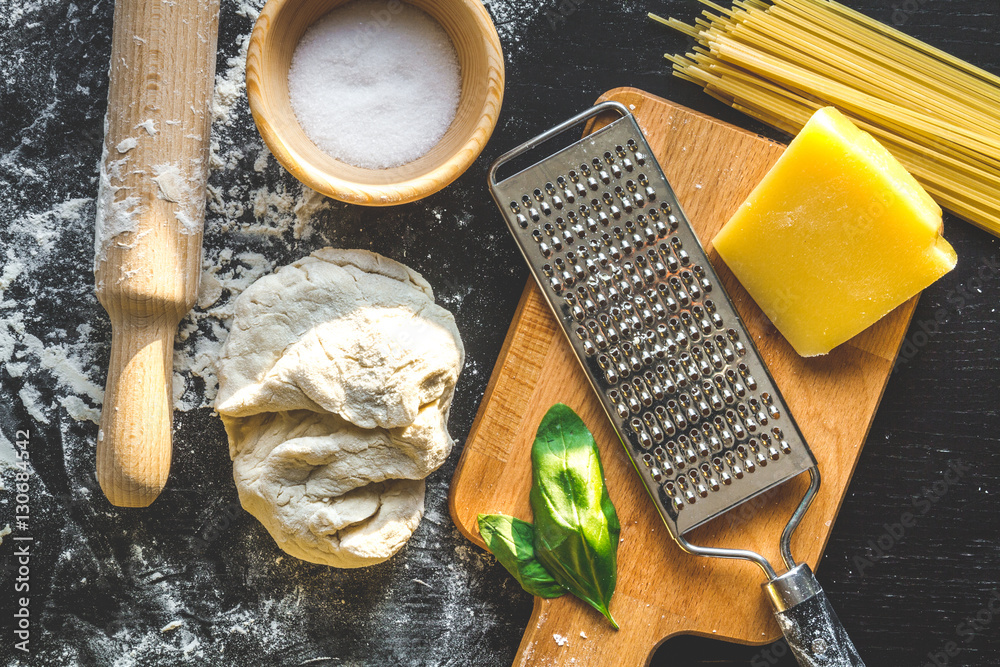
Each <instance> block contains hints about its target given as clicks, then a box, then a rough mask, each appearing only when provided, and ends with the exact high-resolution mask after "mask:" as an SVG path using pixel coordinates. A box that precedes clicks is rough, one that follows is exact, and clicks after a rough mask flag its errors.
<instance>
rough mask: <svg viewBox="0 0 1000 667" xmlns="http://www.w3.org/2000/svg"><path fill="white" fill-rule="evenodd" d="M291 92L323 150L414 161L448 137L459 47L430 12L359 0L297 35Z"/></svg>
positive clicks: (372, 159)
mask: <svg viewBox="0 0 1000 667" xmlns="http://www.w3.org/2000/svg"><path fill="white" fill-rule="evenodd" d="M288 91H289V97H290V100H291V103H292V109H294V111H295V116H296V118H297V119H298V121H299V124H300V125H301V126H302V129H303V130H304V131H305V133H306V135H307V136H308V137H309V138H310V139H312V141H313V143H315V144H316V146H318V147H319V148H320V149H321V150H323V151H324V152H326V153H328V154H329V155H331V156H333V157H334V158H336V159H338V160H341V161H343V162H347V163H349V164H353V165H355V166H358V167H364V168H367V169H386V168H390V167H398V166H400V165H403V164H406V163H407V162H412V161H413V160H416V159H417V158H419V157H421V156H422V155H424V154H425V153H427V152H428V151H429V150H430V149H431V148H433V147H434V145H435V144H436V143H437V142H438V141H439V140H440V139H441V137H443V136H444V133H445V131H446V130H447V129H448V126H449V125H451V121H452V120H453V119H454V118H455V111H456V109H457V108H458V99H459V95H460V93H461V76H460V69H459V65H458V57H457V55H456V53H455V46H454V45H453V44H452V43H451V40H450V39H449V38H448V34H447V33H446V32H445V31H444V28H442V27H441V25H440V24H439V23H438V22H437V21H435V20H434V19H433V18H431V17H430V16H429V15H428V14H426V13H425V12H423V11H421V10H419V9H417V8H415V7H412V6H410V5H407V4H404V3H402V2H400V0H389V2H384V1H382V2H379V1H377V0H355V1H354V2H350V3H348V4H346V5H343V6H342V7H338V8H336V9H334V10H333V11H331V12H330V13H329V14H327V15H326V16H324V17H323V18H321V19H320V20H319V21H317V22H316V23H315V24H314V25H312V26H311V27H310V28H309V29H308V30H307V31H306V33H305V35H303V36H302V39H301V40H300V41H299V44H298V46H297V47H296V48H295V54H294V55H293V56H292V66H291V68H290V69H289V72H288Z"/></svg>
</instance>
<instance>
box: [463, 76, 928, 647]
mask: <svg viewBox="0 0 1000 667" xmlns="http://www.w3.org/2000/svg"><path fill="white" fill-rule="evenodd" d="M603 100H617V101H619V102H621V103H623V104H624V105H625V106H626V107H628V108H629V109H631V110H632V113H633V114H634V115H635V117H636V119H637V120H638V122H639V125H640V126H641V127H642V129H643V132H644V133H645V134H646V138H647V139H648V140H649V143H650V146H651V147H652V149H653V151H654V152H655V154H656V157H657V158H658V159H659V161H660V164H661V165H662V166H663V169H664V171H665V172H666V176H667V178H668V179H669V180H670V182H671V184H672V185H673V187H674V190H675V191H676V193H677V197H678V199H679V200H680V202H681V204H682V205H683V207H684V209H685V211H686V212H687V215H688V217H689V218H690V220H691V222H692V224H693V225H694V227H695V230H696V231H697V232H698V235H699V237H700V238H701V240H702V243H703V244H704V245H705V247H706V249H707V250H708V254H709V259H710V260H711V262H712V264H713V265H714V266H715V269H716V271H717V272H718V273H719V276H720V278H721V279H722V281H723V282H724V283H725V286H726V288H727V290H728V291H729V294H730V296H731V297H732V299H733V301H734V302H735V304H736V307H737V309H738V310H739V312H740V315H741V316H742V317H743V319H744V320H745V321H746V323H747V326H748V329H749V330H750V332H751V333H752V334H753V335H754V339H755V342H756V344H757V347H758V349H759V350H760V352H761V354H762V355H763V357H764V360H765V362H766V363H767V365H768V367H769V368H770V370H771V373H772V375H773V376H774V379H775V381H776V382H777V384H778V386H779V388H780V389H781V391H782V393H783V394H784V396H785V399H786V401H787V402H788V405H789V408H790V410H791V411H792V413H793V414H794V416H795V418H796V419H797V421H798V423H799V426H800V428H801V429H802V433H803V434H804V435H805V438H806V440H807V441H808V442H809V444H810V447H811V448H812V450H813V452H814V454H815V455H816V458H817V460H818V461H819V466H820V471H821V474H822V477H823V485H822V489H821V491H820V493H819V495H818V496H817V498H816V501H815V502H814V503H813V506H812V508H811V509H810V510H809V512H808V513H807V514H806V517H805V519H804V521H803V522H802V525H801V526H800V527H799V529H798V531H797V532H796V534H795V538H794V540H793V542H792V547H793V553H794V554H795V556H796V558H797V559H798V560H799V561H802V560H804V561H806V562H808V563H809V564H810V565H811V566H812V567H813V568H815V567H816V565H817V562H818V561H819V558H820V556H821V555H822V552H823V548H824V547H825V545H826V542H827V539H828V538H829V536H830V531H831V530H832V527H833V522H834V519H835V518H836V516H837V512H838V510H839V509H840V504H841V502H842V500H843V498H844V495H845V493H846V492H847V486H848V483H849V482H850V479H851V474H852V472H853V470H854V466H855V464H856V463H857V460H858V456H859V455H860V453H861V447H862V445H863V444H864V441H865V437H866V435H867V433H868V429H869V426H870V425H871V421H872V418H873V417H874V414H875V409H876V407H877V406H878V403H879V400H880V399H881V397H882V392H883V389H884V388H885V385H886V382H887V381H888V378H889V374H890V372H891V370H892V366H893V363H894V360H895V358H896V354H897V353H898V351H899V347H900V345H901V344H902V341H903V336H904V335H905V333H906V329H907V327H908V325H909V322H910V318H911V317H912V315H913V311H914V308H915V307H916V298H914V299H912V300H911V301H909V302H908V303H906V304H904V305H902V306H900V307H899V308H898V309H896V310H895V311H894V312H893V313H891V314H890V315H889V316H888V317H886V318H885V319H883V320H882V321H881V322H879V323H878V324H877V325H876V326H874V327H872V328H871V329H869V330H867V331H866V332H864V333H862V334H860V335H858V336H857V337H856V338H854V339H853V340H851V341H849V342H848V343H845V344H844V345H842V346H840V347H839V348H837V349H836V350H835V351H834V352H833V353H831V354H829V355H827V356H825V357H819V358H812V359H803V358H801V357H799V356H798V355H797V354H796V353H795V352H794V351H793V350H792V348H791V347H790V346H789V345H788V344H787V343H786V342H785V340H784V338H782V336H781V334H779V333H777V331H776V330H775V329H774V328H773V326H771V324H770V322H769V321H768V320H767V318H766V317H765V316H764V315H763V314H762V313H761V311H760V310H759V309H758V308H757V306H756V304H755V303H754V302H753V300H751V299H750V297H749V296H748V295H747V293H746V292H745V291H744V290H743V289H742V287H740V285H739V284H738V283H737V281H736V280H735V279H734V278H733V276H732V274H731V273H730V272H729V271H728V270H727V268H726V266H725V264H724V263H722V262H721V261H720V260H719V258H718V255H716V254H715V252H714V251H713V250H712V249H711V248H710V247H709V242H710V241H711V239H712V238H713V237H714V236H715V233H716V232H717V231H718V230H719V228H720V227H721V226H722V225H723V224H724V223H725V222H726V220H728V219H729V217H730V216H731V215H732V214H733V212H734V211H735V210H736V208H737V207H738V206H739V205H740V204H741V203H742V202H743V201H744V199H745V198H746V197H747V195H748V194H749V193H750V191H751V190H752V189H753V188H754V186H756V185H757V183H758V182H759V181H760V180H761V178H762V177H763V176H764V174H765V173H766V172H767V170H768V169H769V168H770V167H771V165H772V164H774V162H775V160H777V159H778V157H779V156H780V155H781V153H782V151H783V149H784V146H782V145H781V144H778V143H775V142H772V141H770V140H768V139H765V138H762V137H759V136H756V135H754V134H751V133H749V132H746V131H744V130H741V129H739V128H736V127H734V126H732V125H728V124H726V123H722V122H720V121H718V120H715V119H713V118H710V117H708V116H704V115H702V114H699V113H697V112H694V111H692V110H690V109H687V108H684V107H681V106H678V105H676V104H673V103H671V102H668V101H667V100H664V99H661V98H658V97H654V96H652V95H649V94H648V93H645V92H643V91H640V90H636V89H632V88H619V89H616V90H612V91H610V92H608V93H606V94H605V95H604V96H602V97H601V101H603ZM557 402H563V403H567V404H568V405H570V406H571V407H573V408H574V409H575V410H576V411H577V412H578V413H579V414H580V416H581V417H582V418H583V420H584V421H585V422H586V424H587V425H588V426H589V427H590V429H591V430H592V431H593V433H594V436H595V438H596V439H597V443H598V445H599V447H600V450H601V458H602V461H603V462H604V470H605V476H606V480H607V485H608V489H609V492H610V494H611V498H612V500H613V502H614V504H615V507H616V508H617V511H618V516H619V518H620V520H621V524H622V532H621V537H622V542H621V545H620V549H619V555H618V558H619V561H618V588H617V590H616V592H615V595H614V598H613V600H612V603H611V612H612V614H613V615H614V617H615V618H616V620H617V621H618V622H619V623H620V624H621V630H619V631H618V632H616V631H615V630H613V629H612V628H611V626H610V625H609V624H608V623H607V622H606V621H605V620H604V619H603V618H602V617H601V616H600V615H599V614H598V613H597V612H596V611H594V610H593V609H591V608H590V607H588V606H587V605H585V604H584V603H582V602H580V601H579V600H577V599H575V598H574V597H572V596H571V595H566V596H563V597H562V598H558V599H555V600H542V599H540V598H536V600H535V607H534V611H533V613H532V615H531V620H530V621H529V623H528V628H527V630H526V631H525V634H524V638H523V639H522V641H521V646H520V649H519V650H518V654H517V658H516V660H515V664H516V665H540V664H546V665H550V664H551V665H567V664H573V665H600V666H603V665H644V664H646V663H647V662H648V660H649V658H650V656H651V655H652V652H653V651H654V650H655V648H656V647H657V646H658V645H659V644H660V643H661V642H662V641H664V640H665V639H667V638H669V637H672V636H674V635H677V634H682V633H686V634H695V635H702V636H707V637H718V638H720V639H726V640H730V641H735V642H740V643H746V644H762V643H767V642H771V641H774V640H775V639H777V638H778V637H780V631H779V630H778V627H777V625H776V624H775V622H774V620H773V618H772V616H771V611H770V608H769V606H768V604H767V602H766V601H765V599H764V597H763V595H762V593H761V590H760V588H759V587H760V584H761V583H763V577H762V575H761V572H760V570H759V569H758V568H757V567H756V566H755V565H752V564H750V563H747V562H743V561H724V560H718V559H709V558H698V557H695V556H691V555H688V554H686V553H684V552H682V551H681V550H680V548H678V547H677V546H676V544H675V543H674V542H673V540H672V539H671V538H670V535H669V533H668V532H667V529H666V527H665V526H664V525H663V523H662V521H661V520H660V518H659V515H658V514H657V513H656V510H655V509H654V507H653V504H652V502H651V501H650V499H649V497H648V495H647V493H646V491H645V489H644V487H643V485H642V483H641V481H640V480H639V477H638V475H637V474H636V473H635V471H634V469H633V468H632V465H631V464H630V463H629V460H628V458H627V456H626V454H625V451H624V450H623V447H622V445H621V443H620V441H619V440H618V438H617V436H616V435H615V433H614V431H613V430H612V427H611V424H610V422H609V421H608V419H607V417H606V415H605V414H604V413H603V411H602V409H601V407H600V403H599V402H598V400H597V398H596V397H595V396H594V394H593V392H592V390H591V388H590V386H589V385H588V383H587V380H586V377H585V376H584V374H583V370H582V369H581V368H580V366H579V364H578V362H577V360H576V358H575V357H574V356H573V352H572V349H571V348H570V346H569V344H568V342H567V341H566V340H565V338H564V337H563V334H562V332H561V330H560V329H559V328H558V324H557V322H556V320H555V319H554V317H553V316H552V314H551V312H550V311H549V309H548V306H547V305H546V304H545V302H544V301H543V297H542V295H541V293H540V292H539V291H538V288H537V287H536V286H535V284H534V282H533V281H531V282H529V284H528V286H527V287H526V288H525V291H524V295H523V296H522V298H521V302H520V304H519V305H518V308H517V312H516V313H515V315H514V321H513V323H512V324H511V328H510V331H509V332H508V334H507V339H506V341H505V342H504V345H503V349H502V350H501V352H500V357H499V359H498V361H497V365H496V368H495V369H494V371H493V375H492V377H491V379H490V382H489V385H488V386H487V389H486V394H485V397H484V398H483V402H482V404H481V405H480V408H479V414H478V416H477V417H476V421H475V423H474V424H473V426H472V430H471V432H470V434H469V438H468V441H467V442H466V445H465V449H464V451H463V453H462V458H461V460H460V461H459V464H458V469H457V471H456V472H455V477H454V479H453V481H452V486H451V497H450V508H451V514H452V518H453V519H454V521H455V523H456V525H457V526H458V528H459V530H461V531H462V533H463V534H464V535H465V536H466V537H468V538H469V539H470V540H471V541H473V542H475V543H476V544H478V545H479V546H483V541H482V539H481V537H480V536H479V532H478V529H477V527H476V517H477V515H478V514H480V513H504V514H511V515H514V516H517V517H520V518H523V519H525V520H528V521H530V520H531V509H530V506H529V504H528V490H529V488H530V486H531V461H530V450H531V443H532V441H533V440H534V435H535V430H536V429H537V427H538V424H539V422H540V421H541V419H542V415H543V414H544V413H545V412H546V410H547V409H548V408H549V407H550V406H551V405H552V404H553V403H557ZM806 486H807V480H806V479H804V478H801V479H797V480H795V481H793V482H790V483H788V484H785V485H783V486H782V487H779V488H777V489H774V490H772V491H771V492H769V493H767V494H764V495H763V496H760V497H758V498H757V499H755V500H754V501H751V502H750V503H748V504H747V505H746V506H744V508H742V509H740V510H737V511H733V512H729V513H728V514H726V515H723V516H722V517H720V518H719V519H716V520H715V521H713V522H711V523H709V524H707V525H706V526H703V527H701V528H699V529H697V530H696V531H694V532H693V533H691V534H689V538H690V539H691V541H692V542H693V543H695V544H703V545H713V546H735V547H749V548H752V549H754V550H756V551H758V552H760V553H763V554H765V555H766V556H768V558H769V559H771V561H772V562H773V563H780V558H779V556H778V538H779V536H780V534H781V531H782V528H783V527H784V526H785V522H786V520H787V519H788V517H789V516H790V514H791V513H792V511H793V509H794V508H795V506H796V505H797V503H798V501H799V499H800V497H801V495H802V493H803V491H804V489H805V487H806ZM556 635H559V636H560V637H559V638H557V637H556ZM562 638H565V639H566V640H568V641H565V642H564V641H562ZM557 639H559V641H557ZM560 644H561V645H560Z"/></svg>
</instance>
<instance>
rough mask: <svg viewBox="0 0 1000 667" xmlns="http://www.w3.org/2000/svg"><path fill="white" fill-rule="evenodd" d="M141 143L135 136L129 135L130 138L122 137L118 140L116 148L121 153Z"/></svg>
mask: <svg viewBox="0 0 1000 667" xmlns="http://www.w3.org/2000/svg"><path fill="white" fill-rule="evenodd" d="M138 145H139V142H138V140H136V138H135V137H129V138H128V139H122V140H121V141H119V142H118V145H117V146H115V148H116V149H117V150H118V152H119V153H128V152H129V151H130V150H132V149H133V148H135V147H136V146H138Z"/></svg>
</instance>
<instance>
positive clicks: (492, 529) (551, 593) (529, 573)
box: [479, 514, 566, 598]
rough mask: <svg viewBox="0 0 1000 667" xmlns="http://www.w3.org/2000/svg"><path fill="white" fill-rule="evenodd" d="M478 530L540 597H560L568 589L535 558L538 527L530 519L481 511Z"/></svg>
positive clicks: (510, 569) (524, 584)
mask: <svg viewBox="0 0 1000 667" xmlns="http://www.w3.org/2000/svg"><path fill="white" fill-rule="evenodd" d="M479 534H480V535H482V536H483V540H484V541H485V542H486V548H487V549H489V550H490V553H492V554H493V555H494V556H496V558H497V560H498V561H500V564H501V565H503V566H504V567H505V568H507V571H508V572H510V573H511V575H512V576H513V577H514V578H515V579H517V582H518V583H519V584H521V588H523V589H524V590H526V591H528V592H529V593H531V594H532V595H537V596H538V597H540V598H557V597H559V596H560V595H565V593H566V589H565V588H563V587H562V586H561V585H560V584H558V583H556V580H555V579H553V578H552V575H551V574H549V573H548V571H547V570H546V569H545V568H544V567H543V566H542V564H541V563H539V562H538V559H537V558H535V546H534V539H535V529H534V528H533V527H532V526H531V524H530V523H528V522H527V521H521V520H520V519H515V518H514V517H511V516H504V515H503V514H480V515H479Z"/></svg>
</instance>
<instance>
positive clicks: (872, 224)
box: [713, 107, 956, 357]
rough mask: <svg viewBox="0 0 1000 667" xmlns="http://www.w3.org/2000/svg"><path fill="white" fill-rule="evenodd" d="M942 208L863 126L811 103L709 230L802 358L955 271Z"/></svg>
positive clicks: (835, 342) (826, 348)
mask: <svg viewBox="0 0 1000 667" xmlns="http://www.w3.org/2000/svg"><path fill="white" fill-rule="evenodd" d="M941 231H942V226H941V208H940V207H939V206H938V205H937V204H936V203H935V202H934V200H932V199H931V198H930V195H928V194H927V193H926V192H925V191H924V189H923V188H922V187H921V186H920V184H919V183H917V181H916V180H915V179H914V178H913V177H912V176H911V175H910V174H909V173H908V172H907V171H906V169H904V168H903V166H902V165H901V164H899V162H898V161H896V159H895V158H894V157H892V155H890V154H889V151H887V150H886V149H885V148H884V147H883V146H882V145H881V144H879V143H878V142H877V141H876V140H875V139H874V138H873V137H872V136H871V135H869V134H868V133H867V132H863V131H862V130H860V129H858V128H857V127H856V126H855V125H854V124H853V123H851V121H850V120H848V119H847V117H845V116H844V115H843V114H841V113H840V112H839V111H837V110H836V109H834V108H832V107H828V108H825V109H820V110H819V111H817V112H816V113H815V114H814V115H813V117H812V118H811V119H810V120H809V122H808V123H807V124H806V125H805V127H803V128H802V131H801V132H799V134H798V136H797V137H795V139H794V140H793V141H792V143H791V144H789V146H788V148H787V149H786V151H785V152H784V154H783V155H782V156H781V158H779V160H778V162H777V163H776V164H775V165H774V167H773V168H772V169H771V171H770V172H768V174H767V175H766V176H765V177H764V180H763V181H761V182H760V184H759V185H758V186H757V188H756V189H755V190H754V191H753V192H752V193H751V194H750V197H749V198H748V199H747V200H746V202H744V203H743V205H742V206H740V208H739V210H737V211H736V214H735V215H733V217H732V219H731V220H730V221H729V222H728V223H726V225H725V227H723V228H722V230H721V231H720V232H719V234H718V235H717V236H716V237H715V240H714V241H713V244H714V246H715V249H716V250H717V251H718V253H719V255H720V256H721V257H722V259H723V260H724V261H725V262H726V264H727V265H728V266H729V268H730V270H732V272H733V273H734V274H735V275H736V277H737V279H739V281H740V282H741V283H742V284H743V286H744V287H745V288H746V290H747V291H748V292H749V293H750V296H752V297H753V299H754V300H755V301H756V302H757V305H759V306H760V307H761V309H762V310H763V311H764V313H765V314H766V315H767V316H768V317H769V318H770V319H771V321H772V322H773V323H774V325H775V327H777V328H778V330H779V331H780V332H781V333H782V334H783V335H784V336H785V338H786V339H787V340H788V342H789V343H791V345H792V347H794V348H795V350H796V351H797V352H798V353H799V354H800V355H802V356H806V357H809V356H815V355H820V354H826V353H827V352H829V351H830V350H832V349H833V348H834V347H836V346H837V345H840V344H841V343H843V342H845V341H847V340H848V339H850V338H851V337H853V336H854V335H856V334H858V333H860V332H861V331H863V330H864V329H866V328H867V327H869V326H871V325H872V324H873V323H875V322H876V321H878V320H879V319H880V318H881V317H883V316H884V315H886V314H887V313H889V312H890V311H891V310H893V309H894V308H895V307H896V306H898V305H900V304H901V303H903V302H904V301H906V300H907V299H909V298H910V297H912V296H914V295H915V294H917V293H918V292H920V291H921V290H923V289H924V288H925V287H927V286H928V285H930V284H931V283H932V282H934V281H935V280H937V279H938V278H940V277H941V276H943V275H944V274H945V273H947V272H948V271H950V270H951V269H952V268H954V266H955V263H956V256H955V251H954V250H953V249H952V247H951V245H949V243H948V242H947V241H945V240H944V238H943V237H942V236H941Z"/></svg>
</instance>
